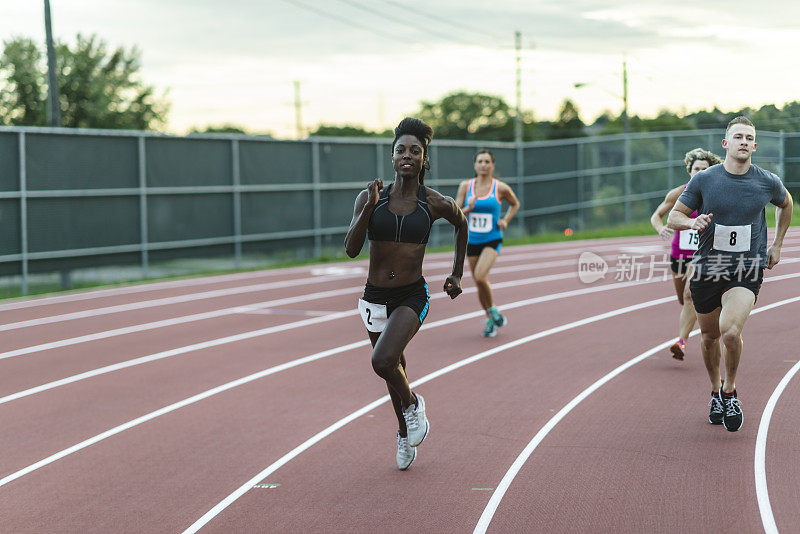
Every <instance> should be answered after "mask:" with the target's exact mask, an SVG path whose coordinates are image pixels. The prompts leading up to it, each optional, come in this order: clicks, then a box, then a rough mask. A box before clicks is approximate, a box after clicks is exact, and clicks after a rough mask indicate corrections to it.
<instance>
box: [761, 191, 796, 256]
mask: <svg viewBox="0 0 800 534" xmlns="http://www.w3.org/2000/svg"><path fill="white" fill-rule="evenodd" d="M793 206H794V203H793V202H792V195H790V194H789V191H786V198H785V199H784V200H783V204H781V205H780V206H778V209H777V210H775V239H773V240H772V245H770V247H769V249H768V250H767V269H772V268H773V267H774V266H775V265H776V264H777V263H778V262H779V261H781V247H782V246H783V237H784V236H785V235H786V230H788V229H789V224H790V223H791V222H792V208H793Z"/></svg>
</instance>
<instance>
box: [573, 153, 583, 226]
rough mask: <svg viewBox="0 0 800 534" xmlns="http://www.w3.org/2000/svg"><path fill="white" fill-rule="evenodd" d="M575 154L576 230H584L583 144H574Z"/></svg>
mask: <svg viewBox="0 0 800 534" xmlns="http://www.w3.org/2000/svg"><path fill="white" fill-rule="evenodd" d="M575 153H576V158H577V161H576V162H575V170H576V171H577V174H578V230H583V228H584V208H583V200H584V197H583V188H584V186H585V184H584V178H583V143H578V142H577V141H576V142H575Z"/></svg>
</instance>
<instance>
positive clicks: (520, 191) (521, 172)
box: [515, 142, 528, 235]
mask: <svg viewBox="0 0 800 534" xmlns="http://www.w3.org/2000/svg"><path fill="white" fill-rule="evenodd" d="M515 146H516V156H517V197H518V198H519V201H520V204H521V207H522V209H521V210H520V211H521V212H522V213H524V212H525V179H524V176H525V153H524V151H523V149H522V143H521V142H517V143H516V145H515ZM517 219H519V223H518V226H519V228H520V230H521V234H522V235H525V234H527V233H528V227H527V226H526V225H525V215H522V214H520V215H519V216H518V217H517Z"/></svg>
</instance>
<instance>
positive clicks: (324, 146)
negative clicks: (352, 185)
mask: <svg viewBox="0 0 800 534" xmlns="http://www.w3.org/2000/svg"><path fill="white" fill-rule="evenodd" d="M377 158H378V156H377V154H376V153H375V145H373V144H352V145H348V144H344V143H326V142H320V143H319V169H320V171H319V176H320V181H321V182H323V183H330V182H368V181H370V180H374V179H375V178H377V176H375V173H376V172H377V166H378V162H377Z"/></svg>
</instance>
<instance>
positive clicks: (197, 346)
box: [0, 275, 656, 404]
mask: <svg viewBox="0 0 800 534" xmlns="http://www.w3.org/2000/svg"><path fill="white" fill-rule="evenodd" d="M560 276H563V275H551V276H542V277H537V278H531V279H527V280H515V281H512V282H507V284H508V285H513V286H519V285H523V284H526V283H537V282H546V281H549V279H553V278H554V277H560ZM654 282H656V281H655V280H654V281H652V282H638V283H631V282H621V283H617V284H607V285H602V286H594V287H590V288H585V289H576V290H572V291H564V292H561V293H554V294H550V295H544V296H541V297H533V298H530V299H526V300H521V301H517V302H513V303H510V304H505V305H503V306H498V308H499V309H501V310H510V309H514V308H518V307H521V306H528V305H530V304H537V303H540V302H548V301H550V300H558V299H562V298H567V297H572V296H577V295H586V294H589V293H596V292H600V291H610V290H612V289H619V288H623V287H629V286H632V285H638V284H640V283H654ZM476 291H477V289H476V288H468V289H467V290H466V291H465V293H474V292H476ZM446 296H447V295H445V294H444V293H437V294H435V295H433V296H431V299H439V298H445V297H446ZM353 315H358V310H347V311H343V312H339V313H334V314H331V315H327V316H324V317H313V318H310V319H303V320H300V321H294V322H291V323H285V324H282V325H277V326H271V327H269V328H262V329H260V330H253V331H250V332H243V333H241V334H235V335H231V336H225V337H222V338H217V339H212V340H209V341H204V342H200V343H194V344H192V345H187V346H184V347H178V348H175V349H170V350H165V351H161V352H157V353H155V354H149V355H147V356H141V357H139V358H134V359H132V360H126V361H124V362H119V363H115V364H111V365H106V366H103V367H99V368H96V369H92V370H90V371H85V372H83V373H79V374H77V375H72V376H69V377H66V378H62V379H59V380H55V381H52V382H48V383H46V384H42V385H40V386H35V387H32V388H28V389H25V390H22V391H18V392H16V393H11V394H9V395H6V396H4V397H0V404H5V403H7V402H11V401H14V400H17V399H21V398H23V397H27V396H29V395H34V394H36V393H41V392H43V391H47V390H50V389H53V388H57V387H60V386H65V385H67V384H72V383H74V382H78V381H81V380H86V379H87V378H92V377H95V376H99V375H103V374H107V373H111V372H114V371H119V370H120V369H127V368H129V367H134V366H136V365H141V364H144V363H149V362H152V361H156V360H162V359H164V358H170V357H172V356H179V355H181V354H187V353H189V352H193V351H196V350H202V349H207V348H210V347H218V346H220V345H225V344H227V343H234V342H238V341H244V340H246V339H252V338H255V337H260V336H265V335H268V334H273V333H276V332H285V331H287V330H292V329H295V328H301V327H304V326H311V325H315V324H320V323H324V322H328V321H334V320H336V319H341V318H343V317H350V316H353ZM483 316H484V312H483V311H482V310H481V311H476V312H470V313H465V314H462V315H456V316H454V317H450V318H448V319H442V320H439V321H435V322H432V323H428V324H425V325H422V327H421V328H420V330H427V329H428V328H433V327H435V326H441V325H444V324H450V323H454V322H458V321H465V320H467V319H473V318H475V317H483ZM326 352H327V351H326Z"/></svg>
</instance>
